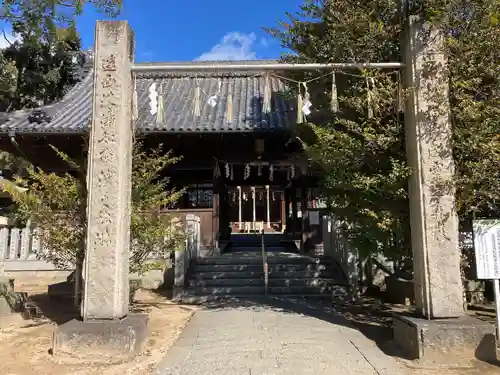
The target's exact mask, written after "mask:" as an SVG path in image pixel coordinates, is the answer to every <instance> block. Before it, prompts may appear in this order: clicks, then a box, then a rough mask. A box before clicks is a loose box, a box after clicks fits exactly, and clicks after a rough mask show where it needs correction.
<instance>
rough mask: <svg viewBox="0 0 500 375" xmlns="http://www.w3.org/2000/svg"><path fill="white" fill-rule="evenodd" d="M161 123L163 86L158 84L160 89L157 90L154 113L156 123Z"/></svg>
mask: <svg viewBox="0 0 500 375" xmlns="http://www.w3.org/2000/svg"><path fill="white" fill-rule="evenodd" d="M162 122H163V86H162V84H160V89H159V90H158V112H156V123H157V124H158V123H162Z"/></svg>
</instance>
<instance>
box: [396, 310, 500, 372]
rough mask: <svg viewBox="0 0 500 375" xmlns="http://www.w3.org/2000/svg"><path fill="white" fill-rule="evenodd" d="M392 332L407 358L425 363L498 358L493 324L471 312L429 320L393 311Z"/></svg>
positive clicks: (467, 361) (468, 361)
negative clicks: (470, 314)
mask: <svg viewBox="0 0 500 375" xmlns="http://www.w3.org/2000/svg"><path fill="white" fill-rule="evenodd" d="M393 334H394V341H395V342H396V343H397V344H398V345H399V346H400V347H401V348H402V349H403V351H404V353H405V354H406V356H407V358H408V359H411V360H418V362H419V364H421V365H424V366H425V365H435V364H438V365H452V366H460V365H464V366H467V365H468V364H469V363H470V361H471V360H474V359H479V360H482V361H486V362H489V361H496V359H497V353H496V339H495V327H494V326H493V325H492V324H490V323H488V322H484V321H482V320H479V319H477V318H473V317H471V316H464V317H460V318H451V319H435V320H428V319H422V318H415V317H409V316H402V315H398V314H395V315H394V317H393Z"/></svg>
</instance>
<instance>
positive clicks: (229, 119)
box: [226, 87, 233, 122]
mask: <svg viewBox="0 0 500 375" xmlns="http://www.w3.org/2000/svg"><path fill="white" fill-rule="evenodd" d="M226 121H227V122H232V121H233V93H232V88H231V87H230V88H229V92H228V93H227V102H226Z"/></svg>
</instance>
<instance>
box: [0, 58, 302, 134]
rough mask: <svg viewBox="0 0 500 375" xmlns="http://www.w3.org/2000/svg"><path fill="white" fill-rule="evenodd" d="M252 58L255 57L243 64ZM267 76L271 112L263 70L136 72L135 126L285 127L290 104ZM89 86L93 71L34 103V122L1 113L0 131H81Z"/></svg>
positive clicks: (20, 114)
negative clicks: (266, 108) (50, 99)
mask: <svg viewBox="0 0 500 375" xmlns="http://www.w3.org/2000/svg"><path fill="white" fill-rule="evenodd" d="M256 62H258V61H249V62H245V63H248V64H254V63H256ZM273 62H274V61H273ZM206 63H207V62H195V63H192V62H190V63H186V64H190V65H191V64H199V65H202V64H206ZM209 63H212V64H213V62H209ZM228 63H230V62H228ZM239 63H241V62H239ZM175 64H176V65H179V64H178V63H175ZM149 65H154V64H149ZM89 73H91V72H89ZM269 81H270V88H271V93H272V94H271V98H272V99H271V111H270V113H263V112H262V99H263V96H264V94H263V93H264V86H265V77H264V75H263V73H259V72H255V71H253V72H244V71H238V72H231V71H224V69H219V70H218V71H216V72H206V71H199V72H193V71H189V72H182V71H176V72H170V73H169V72H159V71H158V72H156V71H152V72H147V73H139V74H137V75H136V87H137V98H138V100H137V102H138V119H137V121H136V128H137V129H138V130H139V131H143V132H252V131H275V130H284V129H287V128H289V127H290V126H291V125H292V124H293V120H294V118H295V116H294V112H295V111H294V109H293V104H294V103H292V102H290V101H288V100H286V99H285V95H283V93H285V92H286V91H287V87H286V85H285V84H284V83H283V82H282V81H281V80H279V79H277V78H274V77H272V78H270V79H269ZM152 83H155V84H156V87H157V91H158V89H159V88H161V91H162V93H163V94H162V97H163V103H164V112H163V113H164V115H163V121H161V122H157V120H156V116H155V115H151V114H150V104H149V96H148V95H149V87H150V86H151V84H152ZM197 85H198V86H199V87H200V88H201V91H202V97H201V100H200V104H201V116H195V115H194V112H193V103H194V90H195V87H196V86H197ZM219 85H220V92H219V95H218V98H219V99H218V103H217V105H216V106H215V107H211V106H210V105H208V104H207V99H208V98H207V95H208V96H210V95H213V94H215V93H216V92H217V91H218V90H219ZM92 90H93V76H92V74H86V76H85V77H84V79H83V80H82V81H81V82H80V83H78V84H77V85H76V86H75V87H74V88H72V89H71V90H70V91H69V92H68V94H67V95H66V96H65V97H64V98H63V99H62V100H61V101H59V102H56V103H54V104H51V105H48V106H45V107H42V108H40V109H41V110H43V114H46V118H45V119H44V116H41V118H40V120H39V121H34V120H36V119H34V118H33V116H32V114H33V110H22V111H14V112H10V113H3V114H1V116H0V133H6V132H9V131H14V132H16V133H82V132H84V131H86V129H87V128H88V125H89V123H90V118H91V116H92ZM229 92H230V93H231V94H232V102H233V107H232V108H233V110H232V121H228V120H227V118H226V110H227V104H228V100H227V98H228V93H229ZM35 114H36V113H35ZM30 118H31V119H30Z"/></svg>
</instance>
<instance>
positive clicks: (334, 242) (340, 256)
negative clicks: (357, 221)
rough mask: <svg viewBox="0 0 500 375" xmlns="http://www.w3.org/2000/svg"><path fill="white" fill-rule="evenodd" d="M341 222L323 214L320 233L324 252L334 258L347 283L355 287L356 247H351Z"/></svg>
mask: <svg viewBox="0 0 500 375" xmlns="http://www.w3.org/2000/svg"><path fill="white" fill-rule="evenodd" d="M341 224H342V223H341V222H340V221H338V220H337V219H336V218H335V217H333V216H326V215H325V216H323V220H322V226H323V228H322V233H323V246H324V254H325V255H326V256H331V257H332V258H333V259H335V260H336V261H337V262H338V264H339V265H340V267H341V268H342V270H343V271H344V274H345V276H346V278H347V281H348V282H349V284H350V285H351V286H352V287H353V288H354V289H357V286H358V283H359V272H358V261H359V256H358V252H357V250H356V249H354V248H352V247H351V246H350V245H349V242H348V241H347V238H346V237H345V235H344V234H343V232H342V229H341Z"/></svg>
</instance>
